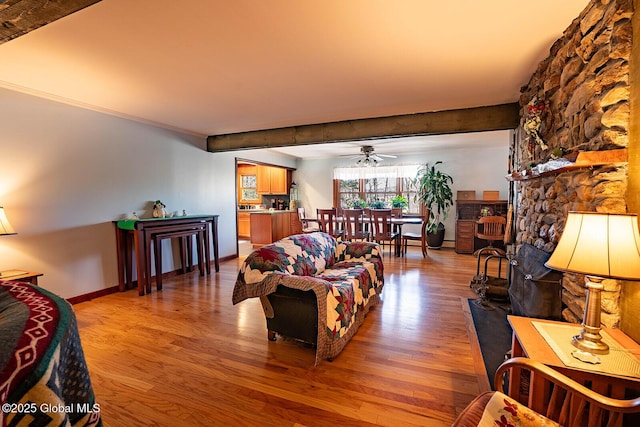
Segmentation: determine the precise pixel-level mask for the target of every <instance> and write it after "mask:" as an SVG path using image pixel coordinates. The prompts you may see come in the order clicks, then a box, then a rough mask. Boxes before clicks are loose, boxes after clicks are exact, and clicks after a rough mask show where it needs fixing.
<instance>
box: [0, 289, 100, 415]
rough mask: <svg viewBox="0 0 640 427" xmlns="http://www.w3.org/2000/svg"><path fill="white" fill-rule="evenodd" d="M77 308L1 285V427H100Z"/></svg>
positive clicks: (43, 293) (51, 296) (45, 295)
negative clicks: (78, 326)
mask: <svg viewBox="0 0 640 427" xmlns="http://www.w3.org/2000/svg"><path fill="white" fill-rule="evenodd" d="M101 425H102V420H101V417H100V407H99V405H98V404H96V402H95V397H94V394H93V389H92V387H91V381H90V379H89V372H88V370H87V366H86V363H85V360H84V354H83V352H82V347H81V345H80V336H79V335H78V328H77V325H76V318H75V314H74V313H73V309H72V308H71V306H70V305H69V303H67V302H66V301H65V300H64V299H62V298H60V297H58V296H56V295H54V294H52V293H50V292H47V291H46V290H45V289H42V288H39V287H37V286H32V285H30V284H27V283H22V282H12V281H0V426H2V427H6V426H101Z"/></svg>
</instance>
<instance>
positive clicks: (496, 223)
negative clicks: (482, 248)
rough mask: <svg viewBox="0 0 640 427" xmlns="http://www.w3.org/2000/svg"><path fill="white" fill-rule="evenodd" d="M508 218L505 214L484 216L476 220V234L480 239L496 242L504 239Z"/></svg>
mask: <svg viewBox="0 0 640 427" xmlns="http://www.w3.org/2000/svg"><path fill="white" fill-rule="evenodd" d="M506 226H507V219H506V218H505V217H503V216H498V215H490V216H483V217H481V218H480V219H479V220H478V221H476V231H475V235H476V237H477V238H478V239H482V240H487V241H488V242H496V241H498V240H504V233H505V229H506Z"/></svg>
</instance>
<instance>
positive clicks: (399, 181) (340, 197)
mask: <svg viewBox="0 0 640 427" xmlns="http://www.w3.org/2000/svg"><path fill="white" fill-rule="evenodd" d="M419 168H420V165H403V166H378V167H374V168H371V167H350V168H335V169H334V170H333V179H334V192H335V193H334V198H333V199H334V203H335V205H336V206H338V207H341V208H349V207H353V204H354V201H357V200H364V201H365V202H366V204H367V206H371V205H372V203H373V202H376V201H377V202H382V203H384V204H385V206H386V207H391V199H393V198H394V197H396V196H404V197H406V199H407V201H408V202H409V206H408V207H407V209H406V212H407V213H410V214H420V213H421V208H420V204H419V203H417V202H416V201H415V196H416V194H417V189H416V188H415V186H414V185H413V179H414V178H415V176H416V173H417V172H418V169H419Z"/></svg>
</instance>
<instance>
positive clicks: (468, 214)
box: [456, 200, 507, 254]
mask: <svg viewBox="0 0 640 427" xmlns="http://www.w3.org/2000/svg"><path fill="white" fill-rule="evenodd" d="M484 212H486V213H488V214H489V215H501V216H507V201H506V200H457V201H456V252H457V253H459V254H472V253H473V252H475V251H477V250H478V249H480V248H484V247H485V246H487V245H488V243H487V242H486V241H484V240H481V239H477V238H476V237H475V223H476V221H477V220H478V218H480V217H481V216H482V215H483V213H484Z"/></svg>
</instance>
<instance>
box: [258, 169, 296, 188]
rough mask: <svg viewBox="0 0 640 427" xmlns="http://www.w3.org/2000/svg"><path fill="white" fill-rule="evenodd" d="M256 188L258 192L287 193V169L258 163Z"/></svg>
mask: <svg viewBox="0 0 640 427" xmlns="http://www.w3.org/2000/svg"><path fill="white" fill-rule="evenodd" d="M256 179H257V182H256V188H257V190H258V193H260V194H288V193H289V191H288V188H287V170H286V169H285V168H278V167H273V166H265V165H258V167H257V170H256Z"/></svg>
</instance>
